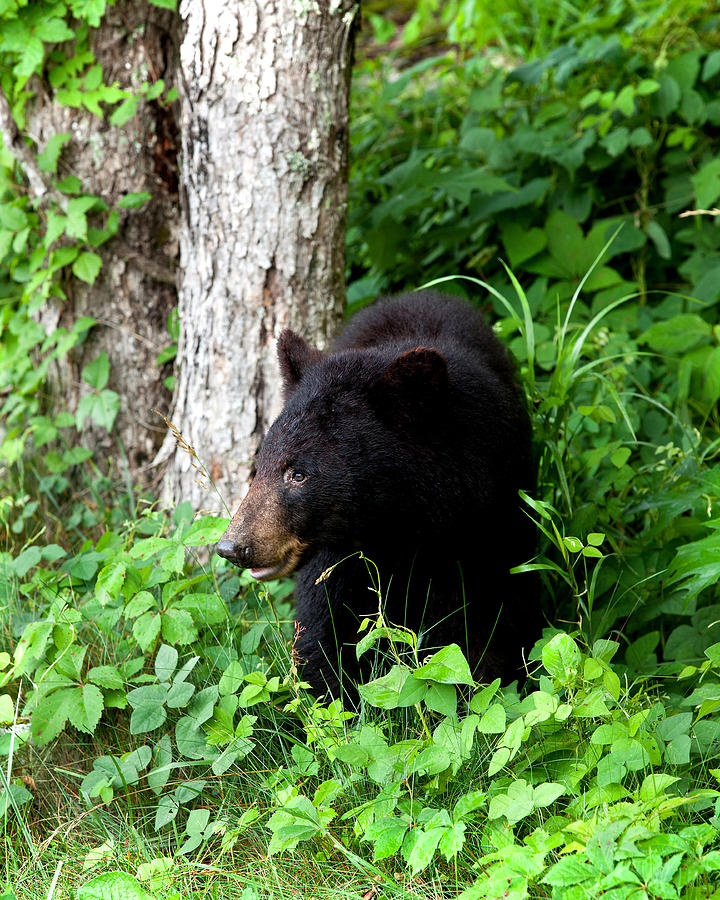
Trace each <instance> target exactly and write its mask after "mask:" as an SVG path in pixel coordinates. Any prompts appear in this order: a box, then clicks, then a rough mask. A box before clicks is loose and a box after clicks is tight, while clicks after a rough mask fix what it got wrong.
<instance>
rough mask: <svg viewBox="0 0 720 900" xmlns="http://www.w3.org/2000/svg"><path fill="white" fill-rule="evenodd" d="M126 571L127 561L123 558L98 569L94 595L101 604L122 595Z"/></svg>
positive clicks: (105, 603)
mask: <svg viewBox="0 0 720 900" xmlns="http://www.w3.org/2000/svg"><path fill="white" fill-rule="evenodd" d="M126 572H127V563H126V562H125V561H124V560H120V561H119V562H115V563H111V564H110V565H109V566H104V567H103V568H102V569H101V570H100V573H99V575H98V577H97V582H96V584H95V597H96V598H97V600H98V602H99V603H100V605H101V606H106V605H107V604H108V603H110V602H111V601H112V600H116V599H118V598H119V597H121V596H122V590H123V587H124V586H125V575H126Z"/></svg>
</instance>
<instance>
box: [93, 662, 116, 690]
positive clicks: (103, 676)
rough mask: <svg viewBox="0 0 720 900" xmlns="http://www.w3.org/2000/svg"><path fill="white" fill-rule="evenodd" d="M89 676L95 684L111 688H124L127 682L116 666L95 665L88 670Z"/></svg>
mask: <svg viewBox="0 0 720 900" xmlns="http://www.w3.org/2000/svg"><path fill="white" fill-rule="evenodd" d="M88 678H89V679H90V681H92V682H93V683H94V684H99V685H100V687H103V688H108V689H109V690H122V688H123V687H124V686H125V683H124V681H123V679H122V676H121V675H120V673H119V672H118V670H117V669H116V668H115V666H93V668H92V669H90V671H89V672H88Z"/></svg>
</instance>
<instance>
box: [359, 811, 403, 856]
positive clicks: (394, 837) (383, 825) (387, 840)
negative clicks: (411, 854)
mask: <svg viewBox="0 0 720 900" xmlns="http://www.w3.org/2000/svg"><path fill="white" fill-rule="evenodd" d="M407 830H408V823H407V822H406V821H404V820H403V819H399V818H398V817H397V816H383V817H381V818H379V819H377V820H376V821H374V822H372V823H371V824H370V825H369V827H368V828H367V829H366V831H365V835H364V840H367V841H372V842H373V843H374V845H375V849H374V852H373V859H374V860H376V861H377V860H381V859H387V857H388V856H392V855H393V854H394V853H397V851H398V850H399V849H400V847H401V846H402V842H403V838H404V837H405V834H406V833H407Z"/></svg>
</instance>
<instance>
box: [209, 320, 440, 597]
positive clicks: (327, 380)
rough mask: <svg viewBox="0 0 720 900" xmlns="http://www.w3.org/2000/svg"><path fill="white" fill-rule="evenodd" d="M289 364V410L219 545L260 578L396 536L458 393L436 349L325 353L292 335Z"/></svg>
mask: <svg viewBox="0 0 720 900" xmlns="http://www.w3.org/2000/svg"><path fill="white" fill-rule="evenodd" d="M278 358H279V362H280V370H281V373H282V378H283V387H284V396H285V406H284V408H283V411H282V412H281V414H280V416H279V417H278V418H277V419H276V420H275V422H274V423H273V425H272V426H271V428H270V430H269V431H268V433H267V435H266V436H265V439H264V441H263V443H262V446H261V447H260V450H259V451H258V454H257V458H256V462H255V467H254V472H253V478H252V483H251V485H250V490H249V491H248V494H247V496H246V497H245V499H244V500H243V501H242V503H241V505H240V507H239V509H238V511H237V513H236V514H235V516H234V517H233V519H232V521H231V522H230V525H229V526H228V529H227V531H226V532H225V534H224V535H223V537H222V539H221V540H220V541H219V542H218V544H217V552H218V553H219V554H220V556H223V557H225V558H226V559H228V560H230V561H231V562H233V563H234V564H236V565H238V566H240V567H242V568H249V569H250V572H251V574H252V575H253V577H254V578H257V579H260V580H268V579H272V578H281V577H282V576H284V575H289V574H290V573H291V572H293V571H294V570H295V569H296V568H297V567H298V566H299V565H301V564H302V562H303V561H304V560H306V559H308V558H309V557H310V556H312V555H314V554H315V553H317V552H318V551H319V550H335V549H337V550H339V551H341V552H343V551H344V552H351V551H352V550H354V549H359V548H361V547H363V546H365V543H366V541H367V539H368V536H369V535H375V536H377V535H379V534H385V533H386V532H387V531H388V529H387V527H386V526H387V525H388V523H389V522H390V521H391V520H392V519H393V518H394V516H393V513H394V511H395V508H396V507H398V506H401V505H402V504H403V502H404V500H405V499H406V498H407V496H408V490H407V486H408V484H409V483H412V479H413V478H417V476H418V472H417V468H418V466H417V464H416V459H415V458H414V456H413V452H414V448H416V447H417V445H418V440H417V436H418V432H419V431H420V430H425V429H426V428H427V425H426V421H427V417H428V415H429V414H430V413H431V412H432V410H433V409H435V408H438V407H441V406H442V402H443V397H444V396H445V394H446V393H447V390H448V371H447V363H446V361H445V358H444V357H443V356H442V354H441V353H440V352H439V351H437V350H435V349H432V348H428V347H415V348H411V349H410V350H406V351H404V352H402V351H398V352H397V353H393V352H389V351H387V350H375V349H372V348H370V349H363V350H343V351H340V352H338V353H331V354H328V355H324V354H322V353H321V352H320V351H319V350H317V349H315V348H314V347H311V346H309V345H308V344H307V343H306V342H305V341H304V340H303V339H302V338H301V337H300V336H299V335H297V334H295V333H293V332H292V331H289V330H285V331H283V332H282V334H281V335H280V338H279V340H278ZM433 418H436V417H435V416H433ZM420 443H421V444H423V446H424V445H425V444H426V443H427V438H425V440H424V441H420ZM420 475H421V476H422V473H420Z"/></svg>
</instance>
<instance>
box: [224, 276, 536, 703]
mask: <svg viewBox="0 0 720 900" xmlns="http://www.w3.org/2000/svg"><path fill="white" fill-rule="evenodd" d="M278 357H279V361H280V369H281V372H282V377H283V382H284V391H285V406H284V409H283V411H282V412H281V414H280V416H279V417H278V418H277V420H276V421H275V422H274V423H273V425H272V427H271V428H270V430H269V431H268V433H267V435H266V437H265V439H264V441H263V444H262V446H261V448H260V450H259V452H258V455H257V460H256V467H255V474H254V477H253V481H252V484H251V487H250V490H249V493H248V494H247V496H246V498H245V499H244V500H243V502H242V504H241V505H240V508H239V509H238V511H237V513H236V515H235V516H234V518H233V519H232V522H231V523H230V525H229V527H228V529H227V531H226V533H225V535H224V536H223V538H222V540H220V541H219V543H218V545H217V552H218V553H219V554H220V555H221V556H223V557H225V558H226V559H228V560H230V561H231V562H233V563H235V564H236V565H238V566H241V567H248V568H250V572H251V574H252V575H253V576H254V577H255V578H257V579H260V580H268V579H272V578H279V577H281V576H284V575H289V574H290V573H291V572H293V571H295V570H296V569H297V570H298V577H297V623H298V627H297V634H298V636H297V639H296V645H295V649H296V651H297V653H298V656H299V658H300V659H301V660H303V661H304V668H303V673H302V674H303V677H304V678H305V679H306V680H307V681H309V682H310V684H311V686H312V688H313V690H314V691H315V692H316V693H318V694H323V693H325V692H326V691H328V690H329V692H330V693H331V694H332V695H334V696H337V695H338V694H339V693H340V686H341V681H342V679H343V677H345V678H346V677H347V676H348V675H350V676H352V678H356V677H357V676H358V675H359V667H358V665H357V662H356V660H355V655H356V654H355V647H354V644H355V643H356V642H357V640H358V623H359V621H360V619H361V618H362V617H364V616H366V615H372V614H373V613H374V612H377V606H378V597H377V594H376V593H373V592H372V591H371V590H369V588H370V587H371V578H370V575H369V571H368V570H369V566H368V565H367V563H366V561H365V560H364V559H363V558H362V556H361V554H360V553H358V551H362V553H363V555H364V556H365V557H366V558H367V559H369V560H372V562H373V563H374V564H375V566H377V573H379V577H380V589H381V592H382V598H383V602H384V609H385V615H386V619H387V620H388V621H390V622H393V623H396V624H404V625H407V626H409V627H410V628H412V629H413V630H414V631H416V632H418V633H419V635H420V648H421V653H422V655H426V654H427V652H428V651H431V650H433V649H436V648H438V647H440V646H443V645H445V644H448V643H452V642H455V643H458V644H460V645H461V646H462V647H463V649H465V651H466V653H467V654H468V657H469V660H470V663H471V666H472V667H473V668H474V674H475V677H476V678H477V679H478V680H487V679H490V678H492V677H495V676H497V675H500V676H502V677H503V678H505V679H508V680H511V679H512V678H515V677H517V676H518V675H520V674H521V672H522V669H523V666H522V663H523V652H525V653H527V651H528V650H529V649H530V647H531V646H532V642H533V641H534V639H535V637H536V636H537V630H538V629H537V612H536V603H535V598H534V595H533V590H532V579H530V581H529V582H526V581H525V577H524V576H516V575H510V574H509V571H508V570H509V569H510V567H511V566H513V565H515V564H518V563H522V562H524V561H526V560H527V559H528V558H529V557H530V556H532V554H533V545H534V528H533V525H532V523H531V522H530V520H529V519H528V517H527V516H526V515H525V514H524V513H523V511H522V509H521V502H520V499H519V497H518V489H519V488H523V489H526V490H531V489H532V487H533V482H534V469H533V462H532V454H531V444H530V442H531V433H530V422H529V418H528V415H527V412H526V410H525V407H524V404H523V400H522V399H521V394H520V391H519V388H518V385H517V381H516V376H515V369H514V365H513V363H512V361H511V360H510V358H509V356H508V353H507V352H506V350H505V348H504V347H503V346H502V344H501V343H500V342H499V341H498V340H497V338H496V337H495V335H494V334H493V332H492V330H491V329H490V327H489V326H488V325H487V324H486V323H485V322H484V320H483V319H482V317H481V316H480V314H479V313H478V312H477V311H476V310H474V309H473V308H472V307H470V306H469V305H468V304H467V303H465V302H463V301H462V300H459V299H457V298H454V297H447V296H443V295H442V294H439V293H437V292H435V291H428V290H426V291H420V292H418V293H414V294H403V295H401V296H399V297H394V298H389V299H383V300H379V301H378V302H377V303H375V304H374V305H373V306H371V307H368V308H366V309H364V310H362V311H361V312H359V313H358V314H357V315H356V316H355V317H354V318H353V319H352V320H351V321H350V322H349V324H348V325H347V326H346V327H345V329H344V330H343V332H342V333H341V334H340V336H339V338H338V339H337V340H336V342H335V344H334V347H333V349H332V352H329V353H327V354H325V353H321V352H320V351H319V350H317V349H315V348H313V347H311V346H309V345H308V344H307V343H306V342H305V341H304V340H303V339H302V338H301V337H299V336H298V335H297V334H294V333H293V332H292V331H289V330H286V331H283V332H282V334H281V335H280V338H279V340H278ZM340 561H342V562H340ZM336 563H339V564H338V565H335V564H336ZM333 566H334V568H333V569H332V571H331V572H330V574H329V575H328V576H327V577H326V578H324V579H321V580H319V581H318V579H319V578H320V576H321V575H322V574H323V573H324V572H326V570H328V569H329V568H331V567H333Z"/></svg>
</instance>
